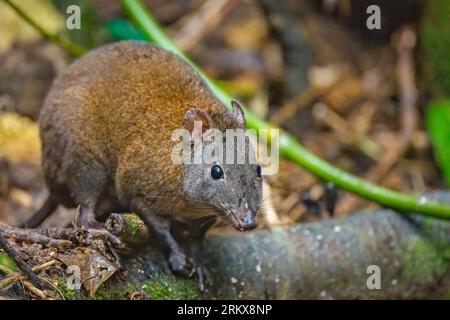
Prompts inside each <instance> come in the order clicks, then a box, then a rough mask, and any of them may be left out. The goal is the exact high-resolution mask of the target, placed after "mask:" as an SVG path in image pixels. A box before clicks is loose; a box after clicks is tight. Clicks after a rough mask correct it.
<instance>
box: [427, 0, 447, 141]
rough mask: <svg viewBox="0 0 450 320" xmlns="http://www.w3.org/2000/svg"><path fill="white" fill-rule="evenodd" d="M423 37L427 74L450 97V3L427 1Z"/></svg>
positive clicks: (436, 0) (437, 0)
mask: <svg viewBox="0 0 450 320" xmlns="http://www.w3.org/2000/svg"><path fill="white" fill-rule="evenodd" d="M421 35H422V38H421V41H422V47H423V51H424V55H425V59H424V63H425V68H426V73H427V74H428V76H429V77H430V78H431V79H430V80H432V83H433V87H434V88H435V89H438V90H439V91H440V93H441V94H442V93H443V94H444V95H446V96H450V1H448V0H433V1H427V3H426V7H425V15H424V19H423V22H422V34H421ZM449 141H450V140H449Z"/></svg>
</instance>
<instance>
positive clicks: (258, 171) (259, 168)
mask: <svg viewBox="0 0 450 320" xmlns="http://www.w3.org/2000/svg"><path fill="white" fill-rule="evenodd" d="M256 174H258V177H261V166H260V165H259V164H257V165H256Z"/></svg>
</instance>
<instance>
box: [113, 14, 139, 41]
mask: <svg viewBox="0 0 450 320" xmlns="http://www.w3.org/2000/svg"><path fill="white" fill-rule="evenodd" d="M106 29H107V30H108V32H109V33H110V34H111V36H112V37H113V38H114V40H128V39H133V40H147V38H146V37H145V35H144V34H143V33H142V32H141V31H140V30H139V29H137V28H136V27H135V26H134V25H133V24H132V23H131V22H130V21H128V20H124V19H112V20H110V21H108V23H107V24H106Z"/></svg>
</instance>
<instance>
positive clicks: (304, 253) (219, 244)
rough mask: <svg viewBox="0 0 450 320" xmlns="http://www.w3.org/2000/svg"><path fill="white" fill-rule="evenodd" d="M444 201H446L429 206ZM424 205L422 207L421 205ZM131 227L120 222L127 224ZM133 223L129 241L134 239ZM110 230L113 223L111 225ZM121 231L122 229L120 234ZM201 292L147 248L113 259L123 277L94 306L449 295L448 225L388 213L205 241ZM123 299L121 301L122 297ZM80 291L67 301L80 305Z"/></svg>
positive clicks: (161, 252)
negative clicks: (105, 301) (135, 301)
mask: <svg viewBox="0 0 450 320" xmlns="http://www.w3.org/2000/svg"><path fill="white" fill-rule="evenodd" d="M431 198H434V199H439V200H442V201H450V193H434V194H433V196H430V199H431ZM424 201H427V199H426V198H424ZM127 221H132V219H124V220H123V221H121V223H125V224H126V223H127ZM130 223H133V224H134V226H135V227H133V228H131V229H130V230H132V232H133V233H134V234H141V236H142V233H141V232H140V231H139V230H136V226H137V227H139V226H141V227H142V224H139V223H138V224H136V223H135V222H130ZM115 226H116V227H117V226H118V225H117V223H116V224H115ZM121 230H122V231H123V230H126V228H125V229H121ZM205 245H206V255H207V267H208V269H209V271H210V273H211V276H212V281H213V282H212V285H211V286H210V288H209V290H208V292H206V293H204V294H201V295H200V294H199V292H198V291H197V290H196V286H195V281H194V280H192V279H188V280H186V279H183V278H180V277H175V276H173V275H172V274H171V272H170V270H169V267H168V265H167V262H166V254H167V252H166V250H165V248H164V247H162V246H161V245H160V244H159V243H158V242H157V241H156V240H155V239H153V238H151V237H150V240H149V242H148V245H146V246H145V247H144V248H142V249H140V250H132V252H131V253H128V254H126V255H122V256H121V261H120V262H121V265H122V267H123V269H124V270H125V272H121V273H120V276H113V277H111V278H110V279H109V280H108V281H107V282H105V284H104V287H103V288H101V290H99V292H100V294H99V293H97V294H96V296H94V297H97V298H124V297H128V298H129V297H130V296H131V297H133V296H134V297H136V296H139V297H142V295H139V294H137V293H145V294H144V296H146V297H148V298H151V299H165V298H172V299H183V298H184V299H193V298H194V299H196V298H215V299H236V298H238V299H394V298H398V299H432V298H433V299H436V298H448V295H449V288H450V268H449V267H450V222H449V221H443V220H437V219H433V218H428V217H423V216H419V215H412V214H400V213H396V212H394V211H392V210H388V209H376V210H372V211H366V212H360V213H355V214H353V215H350V216H348V217H345V218H339V219H330V220H324V221H320V222H316V223H304V224H296V225H293V226H290V227H277V228H273V229H270V230H257V231H254V232H248V233H234V232H233V233H229V234H210V235H209V236H208V237H207V240H206V243H205ZM124 292H125V294H124ZM86 296H87V294H86V293H83V291H81V292H80V293H77V295H75V296H73V297H74V298H85V297H86Z"/></svg>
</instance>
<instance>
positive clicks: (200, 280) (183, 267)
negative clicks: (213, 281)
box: [169, 252, 210, 292]
mask: <svg viewBox="0 0 450 320" xmlns="http://www.w3.org/2000/svg"><path fill="white" fill-rule="evenodd" d="M169 264H170V269H171V270H172V272H173V273H174V274H176V275H181V276H184V277H188V278H191V277H193V276H194V275H195V276H196V277H197V285H198V289H199V290H200V291H202V292H203V291H204V290H205V288H206V285H207V284H208V282H209V279H210V276H209V272H208V270H207V269H206V268H205V266H204V265H203V263H198V262H197V261H194V260H192V259H190V258H187V257H186V255H185V254H184V253H183V252H172V253H171V254H170V257H169Z"/></svg>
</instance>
